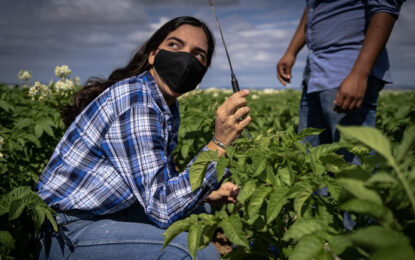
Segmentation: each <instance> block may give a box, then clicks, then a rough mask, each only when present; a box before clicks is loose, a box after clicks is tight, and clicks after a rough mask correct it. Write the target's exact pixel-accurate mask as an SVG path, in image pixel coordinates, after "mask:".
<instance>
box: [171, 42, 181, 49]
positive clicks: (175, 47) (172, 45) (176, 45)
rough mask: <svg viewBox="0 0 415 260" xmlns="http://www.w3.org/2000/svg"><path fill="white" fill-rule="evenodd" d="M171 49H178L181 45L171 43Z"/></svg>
mask: <svg viewBox="0 0 415 260" xmlns="http://www.w3.org/2000/svg"><path fill="white" fill-rule="evenodd" d="M169 47H171V48H174V49H178V48H179V45H178V44H177V43H175V42H171V43H169Z"/></svg>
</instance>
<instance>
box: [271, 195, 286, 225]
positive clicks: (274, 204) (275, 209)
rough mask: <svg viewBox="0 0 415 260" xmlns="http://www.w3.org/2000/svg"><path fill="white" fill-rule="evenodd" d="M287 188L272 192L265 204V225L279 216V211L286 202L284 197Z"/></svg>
mask: <svg viewBox="0 0 415 260" xmlns="http://www.w3.org/2000/svg"><path fill="white" fill-rule="evenodd" d="M287 193H288V188H285V187H281V188H278V189H277V190H274V191H272V193H271V196H270V197H269V201H268V204H267V211H266V220H267V222H266V223H267V225H268V224H269V223H271V222H272V221H274V219H275V218H276V217H277V216H278V215H279V214H280V211H281V209H282V207H283V206H284V204H285V203H286V202H287V198H286V195H287Z"/></svg>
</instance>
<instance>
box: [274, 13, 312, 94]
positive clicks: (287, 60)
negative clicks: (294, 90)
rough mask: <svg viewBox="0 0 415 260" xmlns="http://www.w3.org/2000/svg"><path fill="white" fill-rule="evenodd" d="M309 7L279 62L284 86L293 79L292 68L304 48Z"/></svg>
mask: <svg viewBox="0 0 415 260" xmlns="http://www.w3.org/2000/svg"><path fill="white" fill-rule="evenodd" d="M307 13H308V7H306V8H305V9H304V12H303V16H302V18H301V20H300V23H299V24H298V27H297V30H296V31H295V33H294V36H293V38H292V39H291V41H290V44H289V45H288V48H287V50H286V52H285V54H284V56H282V58H281V59H280V60H279V61H278V63H277V78H278V80H279V81H280V82H281V84H282V85H283V86H285V85H286V84H287V83H288V82H290V81H291V77H292V75H291V68H292V67H293V66H294V63H295V59H296V57H297V54H298V52H299V51H300V50H301V49H302V48H303V46H304V45H305V41H306V35H305V29H306V21H307Z"/></svg>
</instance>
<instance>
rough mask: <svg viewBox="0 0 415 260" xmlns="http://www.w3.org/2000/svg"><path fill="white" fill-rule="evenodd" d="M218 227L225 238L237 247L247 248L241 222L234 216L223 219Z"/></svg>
mask: <svg viewBox="0 0 415 260" xmlns="http://www.w3.org/2000/svg"><path fill="white" fill-rule="evenodd" d="M219 226H220V227H221V228H222V229H223V231H224V233H225V235H226V237H227V238H228V239H229V241H231V242H232V243H234V244H235V245H238V246H243V247H246V248H249V244H248V240H247V239H246V236H245V234H244V232H243V229H242V222H241V220H240V219H239V217H238V216H236V215H231V216H230V217H229V218H227V219H224V220H223V221H222V222H221V223H220V224H219Z"/></svg>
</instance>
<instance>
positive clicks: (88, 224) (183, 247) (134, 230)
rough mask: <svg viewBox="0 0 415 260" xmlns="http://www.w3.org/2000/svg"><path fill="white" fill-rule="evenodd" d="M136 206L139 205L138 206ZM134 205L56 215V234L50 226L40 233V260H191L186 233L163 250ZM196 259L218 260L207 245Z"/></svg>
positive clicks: (158, 236)
mask: <svg viewBox="0 0 415 260" xmlns="http://www.w3.org/2000/svg"><path fill="white" fill-rule="evenodd" d="M137 204H138V203H137ZM141 212H142V208H141V207H140V206H139V205H136V204H134V205H133V206H131V207H129V208H128V209H126V210H122V211H120V212H117V213H114V214H110V215H104V216H96V215H93V214H91V213H89V212H79V211H78V212H70V213H68V212H67V213H58V214H57V215H56V216H55V218H56V221H57V223H58V226H59V232H54V231H53V230H52V228H51V226H50V225H47V226H45V227H44V228H43V231H42V232H41V234H40V254H39V259H192V257H191V256H190V254H189V251H188V249H187V233H181V234H180V235H178V236H177V237H176V238H175V239H173V240H172V241H171V242H170V244H169V245H168V246H167V247H166V248H165V249H164V250H162V247H163V240H164V237H163V235H162V234H163V233H164V232H165V231H166V230H163V229H160V228H158V227H156V226H154V225H152V224H151V223H150V221H149V220H148V219H147V218H146V217H145V216H143V214H140V213H141ZM196 257H197V259H220V255H219V252H218V251H217V250H216V248H215V247H214V246H213V245H212V244H210V245H209V246H208V247H206V248H204V249H203V250H200V251H198V252H197V255H196Z"/></svg>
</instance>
